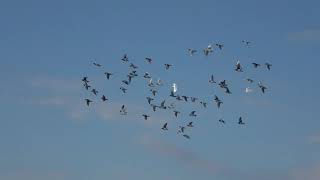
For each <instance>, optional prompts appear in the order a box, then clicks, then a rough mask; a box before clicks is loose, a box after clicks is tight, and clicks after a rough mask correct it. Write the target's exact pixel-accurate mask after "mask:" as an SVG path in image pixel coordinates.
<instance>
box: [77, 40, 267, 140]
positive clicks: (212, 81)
mask: <svg viewBox="0 0 320 180" xmlns="http://www.w3.org/2000/svg"><path fill="white" fill-rule="evenodd" d="M242 43H243V44H244V45H245V46H249V45H250V44H251V42H249V41H242ZM214 47H216V48H217V49H218V50H223V48H224V45H223V44H218V43H217V44H214V45H211V44H210V45H208V46H207V47H206V48H204V49H203V54H204V55H205V56H209V55H210V54H211V53H213V52H214ZM187 52H188V54H189V55H190V56H194V55H195V54H196V53H197V52H198V51H197V50H196V49H191V48H189V49H187ZM120 61H122V62H123V63H125V64H128V66H129V68H130V72H129V73H128V74H127V75H126V77H127V79H125V80H122V81H121V83H122V85H121V86H120V90H121V92H122V93H124V94H125V93H126V92H127V90H128V87H129V86H130V84H131V83H132V80H133V79H134V78H137V77H139V74H138V73H137V69H138V66H137V65H135V64H133V63H131V62H130V61H129V58H128V56H127V54H124V55H123V57H122V58H121V59H120ZM145 62H146V63H147V64H151V63H153V59H152V58H149V57H146V58H145ZM93 65H94V66H95V67H97V68H102V65H101V64H99V63H97V62H93ZM262 66H263V64H259V63H256V62H253V63H252V67H253V68H260V67H262ZM264 66H265V68H266V69H267V70H271V67H272V65H271V64H270V63H265V64H264ZM172 67H173V65H172V64H164V69H165V70H167V71H168V70H170V69H171V68H172ZM234 70H235V71H236V72H243V68H242V65H241V63H240V61H237V62H236V64H235V67H234ZM104 74H105V78H106V79H107V80H110V79H112V77H113V76H114V74H113V73H112V72H104ZM141 77H142V78H144V79H146V80H147V82H148V83H147V86H148V88H149V89H150V92H151V94H152V96H147V97H146V101H147V103H148V105H149V106H150V107H151V108H152V110H153V111H154V112H155V111H157V109H163V110H172V112H173V115H174V117H178V116H179V114H180V113H181V112H180V111H178V110H176V107H175V104H174V103H170V104H169V105H167V104H166V100H163V101H162V102H161V103H160V104H158V105H157V104H155V103H153V102H154V101H155V98H156V97H157V93H158V90H157V88H156V87H157V86H162V85H163V83H162V81H161V80H160V79H158V80H157V81H156V82H154V81H153V79H152V76H151V75H150V74H149V73H148V72H145V73H144V74H143V75H142V76H141ZM246 81H248V82H249V83H254V82H255V81H254V80H253V79H251V78H246ZM82 82H83V86H84V88H85V89H86V90H88V91H90V92H91V93H93V95H95V96H98V94H99V91H98V90H96V89H95V88H93V87H91V85H90V81H89V78H88V77H83V78H82ZM208 83H210V84H217V85H218V87H220V88H221V89H223V90H224V92H225V93H226V94H232V92H231V90H230V88H229V86H228V83H227V82H226V80H222V81H220V82H216V80H215V78H214V75H211V76H210V77H209V80H208ZM257 85H258V87H259V88H260V89H261V92H262V93H265V92H266V89H267V87H266V86H264V85H263V84H262V83H261V82H258V84H257ZM245 92H246V93H250V92H252V89H251V88H249V87H248V88H246V89H245ZM169 97H170V98H174V99H175V100H176V101H182V102H191V103H197V102H198V101H199V104H200V105H201V106H203V108H206V107H207V105H208V103H207V102H205V101H200V100H199V98H198V97H191V96H186V95H179V94H178V93H177V85H176V84H175V83H174V84H173V86H172V89H171V91H170V94H169ZM108 100H109V99H108V98H107V97H106V96H105V95H101V101H103V102H105V101H108ZM85 102H86V105H87V106H90V104H91V103H93V102H94V101H93V100H91V99H89V98H86V99H85ZM213 102H215V103H216V105H217V108H218V109H219V108H220V107H221V105H222V104H223V101H222V100H221V99H220V98H219V97H218V96H217V95H215V96H214V99H213ZM119 113H120V114H121V115H127V114H128V111H127V107H126V105H122V106H121V107H120V111H119ZM141 116H142V118H143V119H144V120H148V119H149V118H150V117H151V115H149V114H141ZM189 116H190V117H197V113H196V111H191V112H190V114H189ZM218 122H219V123H221V124H225V123H226V121H225V120H224V119H219V120H218ZM237 124H239V125H245V122H244V121H243V118H242V117H241V116H240V117H239V118H238V121H237ZM168 126H169V125H168V122H166V123H164V124H163V125H162V127H161V129H162V130H164V131H167V130H169V128H168ZM192 127H194V123H193V121H190V122H187V123H186V124H185V125H183V126H179V127H178V130H177V134H181V135H182V136H183V137H185V138H187V139H190V136H189V135H188V134H186V131H185V129H186V128H192Z"/></svg>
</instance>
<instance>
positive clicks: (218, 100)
mask: <svg viewBox="0 0 320 180" xmlns="http://www.w3.org/2000/svg"><path fill="white" fill-rule="evenodd" d="M214 100H215V101H216V103H217V106H218V108H220V106H221V104H222V103H223V102H222V101H221V100H220V99H219V98H218V96H216V95H215V97H214Z"/></svg>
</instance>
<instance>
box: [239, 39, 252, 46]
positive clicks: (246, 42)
mask: <svg viewBox="0 0 320 180" xmlns="http://www.w3.org/2000/svg"><path fill="white" fill-rule="evenodd" d="M241 42H242V43H244V44H245V45H246V46H249V45H250V44H251V42H250V41H245V40H242V41H241Z"/></svg>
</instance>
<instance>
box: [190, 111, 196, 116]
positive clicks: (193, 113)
mask: <svg viewBox="0 0 320 180" xmlns="http://www.w3.org/2000/svg"><path fill="white" fill-rule="evenodd" d="M189 116H193V117H196V116H197V115H196V111H192V112H191V113H190V114H189Z"/></svg>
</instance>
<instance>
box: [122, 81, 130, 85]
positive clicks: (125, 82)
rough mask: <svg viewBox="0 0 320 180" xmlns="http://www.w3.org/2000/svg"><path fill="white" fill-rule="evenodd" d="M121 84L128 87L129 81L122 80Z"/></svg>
mask: <svg viewBox="0 0 320 180" xmlns="http://www.w3.org/2000/svg"><path fill="white" fill-rule="evenodd" d="M121 82H123V83H124V84H126V85H129V81H127V80H122V81H121Z"/></svg>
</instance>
